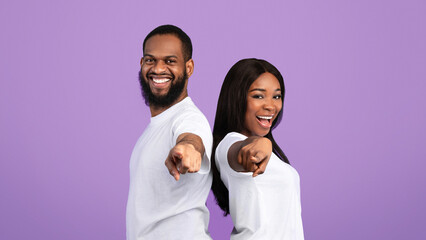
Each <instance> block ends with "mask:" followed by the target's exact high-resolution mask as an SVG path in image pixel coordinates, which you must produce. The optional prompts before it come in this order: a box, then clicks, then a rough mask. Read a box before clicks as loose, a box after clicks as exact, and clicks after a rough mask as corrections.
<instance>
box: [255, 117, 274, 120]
mask: <svg viewBox="0 0 426 240" xmlns="http://www.w3.org/2000/svg"><path fill="white" fill-rule="evenodd" d="M257 117H258V118H260V119H267V120H270V119H272V116H257Z"/></svg>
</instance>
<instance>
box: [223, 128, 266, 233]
mask: <svg viewBox="0 0 426 240" xmlns="http://www.w3.org/2000/svg"><path fill="white" fill-rule="evenodd" d="M246 138H247V137H246V136H244V135H242V134H240V133H236V132H231V133H228V135H226V136H225V137H224V138H223V140H222V141H221V142H220V143H219V145H218V147H217V148H216V153H215V154H216V155H215V158H216V166H217V167H218V169H219V172H220V178H221V179H222V181H223V182H224V183H225V186H226V187H227V188H228V191H229V207H230V212H231V216H232V218H233V222H234V227H235V231H236V233H238V234H237V235H238V239H249V238H252V237H254V238H256V235H254V234H257V233H256V232H257V230H258V229H259V228H260V226H261V221H262V220H261V211H262V210H261V209H262V206H261V201H260V199H259V197H260V194H259V191H258V187H257V185H256V183H255V181H256V178H259V176H257V177H256V178H253V177H252V175H253V173H252V172H237V171H235V170H234V169H232V168H231V167H230V166H229V163H228V151H229V148H230V147H231V146H232V145H233V144H234V143H235V142H238V141H244V140H245V139H246ZM257 238H259V236H258V237H257Z"/></svg>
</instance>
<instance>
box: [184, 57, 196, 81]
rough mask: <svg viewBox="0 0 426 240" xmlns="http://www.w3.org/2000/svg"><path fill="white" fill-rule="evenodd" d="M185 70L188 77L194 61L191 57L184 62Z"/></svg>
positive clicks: (191, 71)
mask: <svg viewBox="0 0 426 240" xmlns="http://www.w3.org/2000/svg"><path fill="white" fill-rule="evenodd" d="M185 70H186V74H187V75H188V78H189V77H190V76H191V75H192V73H193V72H194V61H193V60H192V58H191V59H189V60H188V61H187V62H186V63H185Z"/></svg>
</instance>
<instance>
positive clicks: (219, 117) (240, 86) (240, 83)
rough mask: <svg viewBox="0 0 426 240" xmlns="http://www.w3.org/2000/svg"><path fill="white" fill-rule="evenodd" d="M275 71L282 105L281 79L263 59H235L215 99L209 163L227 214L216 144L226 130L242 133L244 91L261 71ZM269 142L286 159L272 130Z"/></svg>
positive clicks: (276, 70) (217, 195)
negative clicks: (216, 157) (217, 163)
mask: <svg viewBox="0 0 426 240" xmlns="http://www.w3.org/2000/svg"><path fill="white" fill-rule="evenodd" d="M266 72H268V73H271V74H272V75H274V76H275V77H276V78H277V79H278V82H279V83H280V88H281V96H282V97H281V101H282V102H283V107H284V95H285V88H284V79H283V77H282V75H281V73H280V72H279V71H278V69H277V68H276V67H274V66H273V65H272V64H270V63H269V62H267V61H265V60H262V59H255V58H249V59H242V60H240V61H238V62H237V63H236V64H234V66H232V68H231V69H230V70H229V72H228V74H226V77H225V80H224V81H223V84H222V88H221V90H220V95H219V100H218V103H217V110H216V117H215V121H214V127H213V149H212V156H211V164H212V171H213V184H212V191H213V193H214V196H215V198H216V202H217V204H218V205H219V207H220V208H221V209H222V210H223V211H224V215H225V216H226V215H228V214H229V192H228V189H227V188H226V186H225V184H224V183H223V182H222V180H221V178H220V173H219V171H218V169H217V167H216V162H215V152H216V148H217V145H218V144H219V143H220V141H222V139H223V138H224V137H225V136H226V134H228V133H230V132H239V133H241V132H242V131H243V128H244V126H245V125H244V117H245V113H246V109H247V93H248V90H249V88H250V86H251V84H252V83H253V82H254V81H255V80H256V79H257V78H258V77H259V76H260V75H262V74H263V73H266ZM282 112H283V110H282V109H281V111H280V112H279V113H278V116H277V118H276V119H275V120H274V121H273V122H272V127H271V130H272V129H274V128H275V127H276V126H278V124H279V123H280V122H281V119H282ZM265 137H266V138H268V139H269V140H271V142H272V150H273V152H274V153H275V154H276V155H277V156H278V157H279V158H280V159H281V160H282V161H284V162H286V163H289V161H288V159H287V157H286V155H285V154H284V152H283V151H282V150H281V148H280V147H279V146H278V144H277V143H276V142H275V140H274V137H273V136H272V132H271V131H269V133H268V134H267V135H266V136H265Z"/></svg>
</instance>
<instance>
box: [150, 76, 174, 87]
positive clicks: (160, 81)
mask: <svg viewBox="0 0 426 240" xmlns="http://www.w3.org/2000/svg"><path fill="white" fill-rule="evenodd" d="M147 78H148V79H149V80H152V81H153V82H154V84H155V85H162V84H164V83H166V82H169V81H170V80H172V78H173V77H172V76H168V75H148V77H147Z"/></svg>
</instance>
